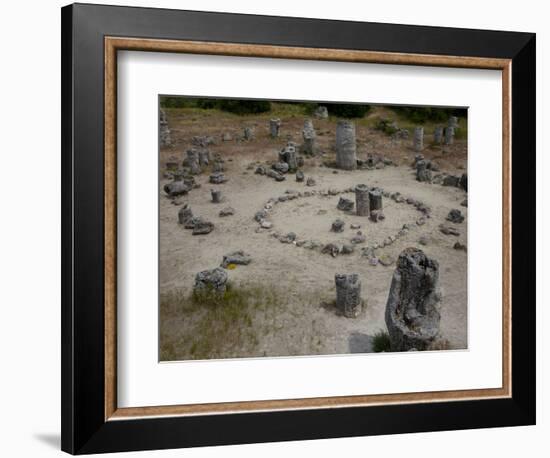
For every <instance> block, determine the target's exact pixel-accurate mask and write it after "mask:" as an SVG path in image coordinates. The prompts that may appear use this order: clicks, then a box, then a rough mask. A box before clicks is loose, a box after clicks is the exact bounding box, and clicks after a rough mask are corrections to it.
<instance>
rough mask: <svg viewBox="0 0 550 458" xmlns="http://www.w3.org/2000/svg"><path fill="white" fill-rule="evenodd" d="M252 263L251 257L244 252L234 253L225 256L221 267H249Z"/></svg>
mask: <svg viewBox="0 0 550 458" xmlns="http://www.w3.org/2000/svg"><path fill="white" fill-rule="evenodd" d="M251 262H252V258H251V257H250V255H248V254H246V253H245V252H244V251H243V250H238V251H233V252H232V253H229V254H226V255H224V256H223V260H222V263H221V267H223V268H224V269H226V268H227V266H228V265H229V264H238V265H242V266H247V265H248V264H250V263H251Z"/></svg>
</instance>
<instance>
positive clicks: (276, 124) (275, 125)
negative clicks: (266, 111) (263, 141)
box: [269, 118, 281, 138]
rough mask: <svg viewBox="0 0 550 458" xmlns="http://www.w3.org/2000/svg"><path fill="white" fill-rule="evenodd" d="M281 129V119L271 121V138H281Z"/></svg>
mask: <svg viewBox="0 0 550 458" xmlns="http://www.w3.org/2000/svg"><path fill="white" fill-rule="evenodd" d="M280 127H281V120H280V119H279V118H276V119H270V120H269V134H270V135H271V138H277V137H278V136H279V129H280Z"/></svg>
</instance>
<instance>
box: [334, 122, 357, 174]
mask: <svg viewBox="0 0 550 458" xmlns="http://www.w3.org/2000/svg"><path fill="white" fill-rule="evenodd" d="M336 167H337V168H339V169H343V170H355V169H356V168H357V144H356V142H355V124H354V123H353V122H352V121H348V120H341V121H338V124H337V125H336Z"/></svg>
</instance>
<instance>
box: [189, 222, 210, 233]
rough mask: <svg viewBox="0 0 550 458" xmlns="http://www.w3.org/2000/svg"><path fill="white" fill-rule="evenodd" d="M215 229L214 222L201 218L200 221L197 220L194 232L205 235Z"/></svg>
mask: <svg viewBox="0 0 550 458" xmlns="http://www.w3.org/2000/svg"><path fill="white" fill-rule="evenodd" d="M213 230H214V223H211V222H210V221H205V220H202V219H201V220H200V221H198V222H195V225H194V227H193V232H192V234H193V235H205V234H210V232H212V231H213Z"/></svg>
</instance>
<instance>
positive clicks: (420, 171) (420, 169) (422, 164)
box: [416, 159, 432, 182]
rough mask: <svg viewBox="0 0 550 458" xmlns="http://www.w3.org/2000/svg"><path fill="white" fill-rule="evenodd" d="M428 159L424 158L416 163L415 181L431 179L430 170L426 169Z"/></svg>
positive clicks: (428, 180)
mask: <svg viewBox="0 0 550 458" xmlns="http://www.w3.org/2000/svg"><path fill="white" fill-rule="evenodd" d="M428 163H429V162H428V161H425V160H424V159H422V160H420V161H418V162H417V163H416V180H417V181H427V182H430V181H432V171H431V170H430V169H428Z"/></svg>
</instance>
